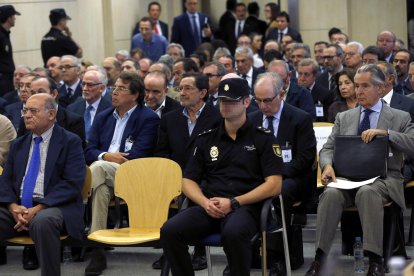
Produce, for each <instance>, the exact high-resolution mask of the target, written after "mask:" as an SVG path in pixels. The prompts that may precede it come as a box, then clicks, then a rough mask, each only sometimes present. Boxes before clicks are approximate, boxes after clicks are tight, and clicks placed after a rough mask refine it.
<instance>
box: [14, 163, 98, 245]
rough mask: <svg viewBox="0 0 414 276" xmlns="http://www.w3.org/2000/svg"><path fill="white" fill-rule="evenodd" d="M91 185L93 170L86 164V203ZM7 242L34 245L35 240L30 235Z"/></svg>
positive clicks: (84, 196)
mask: <svg viewBox="0 0 414 276" xmlns="http://www.w3.org/2000/svg"><path fill="white" fill-rule="evenodd" d="M91 185H92V175H91V170H90V169H89V167H88V166H86V175H85V181H84V182H83V188H82V198H83V202H84V204H86V202H87V201H88V199H89V197H90V196H91ZM67 237H68V235H61V236H60V240H65V239H66V238H67ZM7 243H8V244H10V245H33V244H34V242H33V240H32V238H31V237H30V236H17V237H13V238H10V239H8V240H7Z"/></svg>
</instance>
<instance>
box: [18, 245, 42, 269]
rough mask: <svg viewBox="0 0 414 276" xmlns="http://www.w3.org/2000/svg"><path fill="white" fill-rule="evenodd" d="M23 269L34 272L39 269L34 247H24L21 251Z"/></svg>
mask: <svg viewBox="0 0 414 276" xmlns="http://www.w3.org/2000/svg"><path fill="white" fill-rule="evenodd" d="M22 262H23V269H25V270H34V269H38V268H39V261H38V260H37V255H36V249H35V247H34V246H25V247H24V249H23V260H22Z"/></svg>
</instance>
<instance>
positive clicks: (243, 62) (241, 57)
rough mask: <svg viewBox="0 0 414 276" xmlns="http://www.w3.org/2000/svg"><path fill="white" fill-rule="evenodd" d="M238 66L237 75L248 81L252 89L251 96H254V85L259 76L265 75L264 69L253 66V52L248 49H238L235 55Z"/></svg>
mask: <svg viewBox="0 0 414 276" xmlns="http://www.w3.org/2000/svg"><path fill="white" fill-rule="evenodd" d="M234 59H235V61H236V65H237V74H238V75H239V76H240V77H242V78H243V79H245V80H247V83H248V84H249V87H250V94H251V95H253V96H254V83H255V81H256V78H257V76H258V75H259V74H260V73H263V70H262V69H259V68H256V67H254V66H253V51H252V49H250V48H247V47H237V49H236V52H235V54H234Z"/></svg>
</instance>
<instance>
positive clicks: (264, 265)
mask: <svg viewBox="0 0 414 276" xmlns="http://www.w3.org/2000/svg"><path fill="white" fill-rule="evenodd" d="M266 235H267V233H266V231H264V232H262V248H261V250H262V275H263V276H266V275H267V250H266V244H267V239H266Z"/></svg>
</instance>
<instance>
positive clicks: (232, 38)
mask: <svg viewBox="0 0 414 276" xmlns="http://www.w3.org/2000/svg"><path fill="white" fill-rule="evenodd" d="M236 24H237V20H232V21H230V22H229V23H228V24H227V25H226V26H225V28H224V29H223V30H222V31H221V32H222V34H223V36H224V37H223V40H224V42H226V44H227V46H228V49H229V50H230V52H231V53H232V54H233V55H234V50H236V47H237V38H238V37H236V34H235V30H236ZM254 28H255V26H253V24H252V22H251V21H249V22H248V21H247V20H246V21H245V23H244V27H243V31H242V33H241V34H245V35H249V34H250V33H252V32H254V31H255V29H254Z"/></svg>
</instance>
